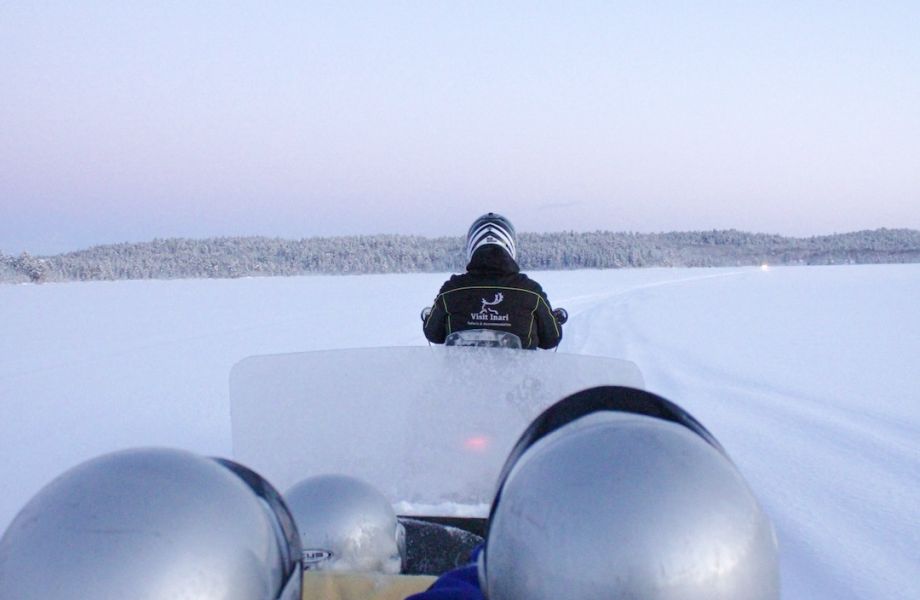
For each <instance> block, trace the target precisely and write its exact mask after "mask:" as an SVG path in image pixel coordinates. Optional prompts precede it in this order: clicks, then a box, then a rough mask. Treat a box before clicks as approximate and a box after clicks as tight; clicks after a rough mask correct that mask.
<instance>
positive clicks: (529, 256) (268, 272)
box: [0, 229, 920, 283]
mask: <svg viewBox="0 0 920 600" xmlns="http://www.w3.org/2000/svg"><path fill="white" fill-rule="evenodd" d="M519 245H520V248H521V257H520V258H521V261H520V262H521V267H522V268H523V269H524V270H559V269H583V268H589V269H610V268H623V267H736V266H751V265H754V266H759V265H761V264H763V263H768V264H771V265H833V264H875V263H911V262H920V231H916V230H911V229H877V230H872V231H858V232H853V233H843V234H834V235H826V236H816V237H808V238H793V237H783V236H780V235H768V234H761V233H745V232H741V231H735V230H722V231H691V232H670V233H624V232H619V233H615V232H609V231H596V232H590V233H576V232H561V233H540V234H537V233H523V234H521V235H520V244H519ZM462 248H463V239H462V238H461V237H440V238H425V237H419V236H405V235H372V236H349V237H332V238H305V239H300V240H288V239H281V238H265V237H223V238H210V239H202V240H193V239H179V238H173V239H157V240H153V241H152V242H145V243H134V244H128V243H124V244H114V245H105V246H95V247H92V248H89V249H86V250H80V251H76V252H69V253H66V254H59V255H54V256H43V257H37V256H32V255H30V254H28V253H21V254H19V255H17V256H13V255H9V256H7V255H5V254H4V253H3V252H0V281H2V282H14V283H18V282H25V281H32V282H43V281H96V280H116V279H186V278H233V277H250V276H259V275H261V276H279V275H280V276H291V275H306V274H365V273H431V272H445V271H460V270H462V269H463V267H464V261H463V249H462Z"/></svg>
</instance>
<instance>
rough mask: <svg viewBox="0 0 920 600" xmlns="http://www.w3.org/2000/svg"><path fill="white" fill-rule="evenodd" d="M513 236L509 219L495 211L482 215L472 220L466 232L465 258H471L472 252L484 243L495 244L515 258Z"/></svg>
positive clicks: (515, 249)
mask: <svg viewBox="0 0 920 600" xmlns="http://www.w3.org/2000/svg"><path fill="white" fill-rule="evenodd" d="M515 237H516V234H515V232H514V225H512V224H511V221H509V220H508V219H506V218H505V217H503V216H501V215H499V214H496V213H488V214H485V215H482V216H481V217H479V218H478V219H476V220H475V221H473V224H472V225H471V226H470V230H469V232H468V233H467V234H466V258H467V260H471V259H472V258H473V253H474V252H476V250H478V249H479V248H481V247H482V246H485V245H486V244H496V245H498V246H501V247H502V248H503V249H504V250H505V252H507V253H508V254H509V255H510V256H511V258H513V259H517V248H516V244H515Z"/></svg>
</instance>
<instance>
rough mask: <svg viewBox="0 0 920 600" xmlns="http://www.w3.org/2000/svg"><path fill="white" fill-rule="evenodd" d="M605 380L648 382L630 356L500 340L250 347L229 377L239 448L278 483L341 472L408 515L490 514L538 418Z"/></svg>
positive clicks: (237, 452) (238, 453)
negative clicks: (267, 350) (275, 351)
mask: <svg viewBox="0 0 920 600" xmlns="http://www.w3.org/2000/svg"><path fill="white" fill-rule="evenodd" d="M600 385H622V386H629V387H634V388H642V387H644V382H643V380H642V375H641V373H640V372H639V370H638V368H637V367H636V366H635V365H634V364H633V363H631V362H628V361H623V360H616V359H610V358H601V357H590V356H578V355H570V354H563V353H543V352H524V351H509V350H507V349H502V348H468V347H440V346H439V347H434V348H427V347H409V348H366V349H357V350H328V351H320V352H305V353H298V354H280V355H267V356H254V357H250V358H246V359H244V360H242V361H241V362H239V363H237V364H236V365H235V366H234V368H233V370H232V371H231V374H230V404H231V421H232V433H233V453H234V458H235V459H236V460H238V461H239V462H241V463H243V464H246V465H248V466H250V467H251V468H253V469H254V470H256V471H257V472H259V473H261V474H262V475H263V476H264V477H266V479H268V480H269V481H271V482H272V483H273V484H274V485H276V486H277V487H278V488H279V489H280V490H286V489H288V488H290V487H291V486H293V485H294V484H295V483H297V482H299V481H301V480H302V479H304V478H306V477H310V476H313V475H320V474H326V473H338V474H343V475H350V476H352V477H357V478H359V479H362V480H364V481H366V482H368V483H370V484H371V485H373V486H375V487H376V488H377V489H379V490H381V491H382V492H383V493H384V494H385V495H386V496H387V497H388V499H389V500H390V501H391V502H393V503H394V504H396V505H397V510H398V511H399V512H400V513H402V514H439V515H461V516H485V515H486V514H487V513H488V510H489V504H490V502H491V500H492V497H493V495H494V493H495V489H496V484H497V483H498V477H499V474H500V472H501V469H502V465H503V464H504V462H505V459H506V458H507V457H508V455H509V453H510V452H511V450H512V448H513V447H514V445H515V442H516V441H517V440H518V438H519V437H520V436H521V434H522V432H523V431H524V430H525V429H526V428H527V426H528V425H529V424H530V423H531V422H532V421H533V420H534V418H536V417H537V416H538V415H539V414H540V413H541V412H543V411H544V410H545V409H546V408H547V407H549V406H551V405H553V404H554V403H556V402H557V401H558V400H560V399H562V398H565V397H566V396H569V395H571V394H573V393H575V392H578V391H580V390H584V389H587V388H591V387H596V386H600Z"/></svg>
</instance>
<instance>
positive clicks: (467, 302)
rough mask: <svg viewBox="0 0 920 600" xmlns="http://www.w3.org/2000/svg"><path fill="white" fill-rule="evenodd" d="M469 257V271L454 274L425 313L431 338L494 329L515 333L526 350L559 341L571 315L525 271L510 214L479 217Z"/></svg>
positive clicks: (439, 340)
mask: <svg viewBox="0 0 920 600" xmlns="http://www.w3.org/2000/svg"><path fill="white" fill-rule="evenodd" d="M466 256H467V260H468V261H469V264H467V265H466V273H464V274H462V275H453V276H451V278H450V279H449V280H448V281H446V282H445V283H444V285H443V286H441V290H440V291H439V292H438V296H437V298H435V300H434V304H433V306H432V307H431V309H430V311H429V310H428V309H426V310H425V311H423V313H422V319H423V321H424V331H425V337H426V338H428V341H430V342H433V343H435V344H443V343H444V341H445V339H446V338H447V336H448V335H450V334H451V333H453V332H456V331H463V330H469V329H489V330H493V331H503V332H507V333H512V334H514V335H516V336H517V337H519V338H520V340H521V346H522V347H523V348H527V349H536V348H543V349H547V350H548V349H550V348H555V347H556V346H558V345H559V342H560V341H561V340H562V324H563V323H565V321H566V319H567V315H566V313H565V311H564V310H562V309H557V310H556V311H553V309H552V307H551V306H550V304H549V300H548V299H547V298H546V294H545V293H544V292H543V288H541V287H540V284H539V283H537V282H536V281H534V280H532V279H530V278H529V277H527V275H525V274H523V273H521V270H520V267H518V264H517V262H516V258H517V248H516V240H515V231H514V226H513V225H512V224H511V222H510V221H509V220H508V219H506V218H505V217H503V216H501V215H498V214H495V213H491V212H490V213H488V214H486V215H483V216H481V217H479V218H478V219H476V220H475V221H474V222H473V224H472V225H471V226H470V229H469V232H468V233H467V235H466Z"/></svg>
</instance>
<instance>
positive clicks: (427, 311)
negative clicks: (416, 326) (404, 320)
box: [421, 306, 431, 323]
mask: <svg viewBox="0 0 920 600" xmlns="http://www.w3.org/2000/svg"><path fill="white" fill-rule="evenodd" d="M430 314H431V307H430V306H426V307H425V308H423V309H422V314H421V317H422V323H424V322H425V321H427V320H428V315H430Z"/></svg>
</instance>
